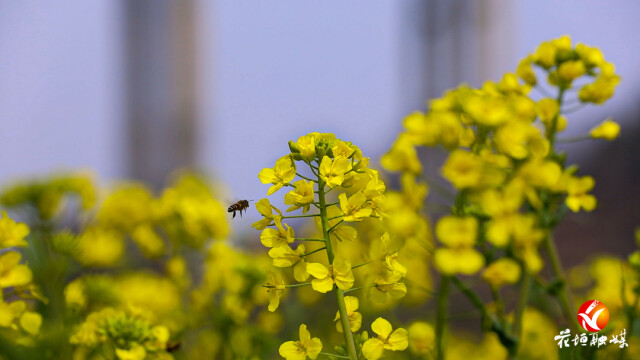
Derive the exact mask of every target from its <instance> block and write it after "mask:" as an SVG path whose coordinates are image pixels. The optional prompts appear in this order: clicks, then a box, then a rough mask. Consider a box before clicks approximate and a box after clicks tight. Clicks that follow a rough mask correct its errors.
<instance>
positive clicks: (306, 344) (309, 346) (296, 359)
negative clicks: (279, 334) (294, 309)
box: [278, 324, 322, 360]
mask: <svg viewBox="0 0 640 360" xmlns="http://www.w3.org/2000/svg"><path fill="white" fill-rule="evenodd" d="M299 332H300V341H287V342H285V343H284V344H282V345H280V349H278V352H279V353H280V356H282V357H284V358H285V359H286V360H305V359H306V358H307V357H309V358H310V359H315V358H317V357H318V354H320V351H322V341H320V339H318V338H317V337H314V338H312V337H311V334H310V333H309V330H307V325H305V324H302V325H300V330H299Z"/></svg>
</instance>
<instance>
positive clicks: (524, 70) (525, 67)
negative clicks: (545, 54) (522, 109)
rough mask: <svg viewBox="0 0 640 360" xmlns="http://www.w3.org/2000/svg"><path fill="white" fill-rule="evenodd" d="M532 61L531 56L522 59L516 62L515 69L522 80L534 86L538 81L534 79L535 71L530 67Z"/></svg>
mask: <svg viewBox="0 0 640 360" xmlns="http://www.w3.org/2000/svg"><path fill="white" fill-rule="evenodd" d="M532 62H533V59H532V57H531V56H529V57H526V58H524V59H522V60H521V61H520V63H519V64H518V67H517V69H516V74H517V75H518V77H520V78H521V79H522V80H524V82H526V83H527V84H529V85H531V86H535V85H536V84H537V83H538V81H537V79H536V74H535V72H533V69H532V68H531V63H532Z"/></svg>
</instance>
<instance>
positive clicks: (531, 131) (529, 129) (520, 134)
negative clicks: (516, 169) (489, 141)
mask: <svg viewBox="0 0 640 360" xmlns="http://www.w3.org/2000/svg"><path fill="white" fill-rule="evenodd" d="M494 142H495V144H496V145H497V148H498V149H499V150H500V151H501V152H502V153H504V154H506V155H509V156H511V157H512V158H515V159H524V158H526V157H528V156H529V155H532V156H535V157H539V158H540V157H544V156H546V155H547V153H548V152H549V142H548V141H547V140H546V139H545V138H544V137H543V136H542V134H541V133H540V131H539V130H538V129H536V128H535V127H534V126H532V125H531V124H530V123H528V122H524V121H511V122H509V123H507V124H505V125H504V126H501V127H500V128H499V129H498V131H496V134H495V137H494Z"/></svg>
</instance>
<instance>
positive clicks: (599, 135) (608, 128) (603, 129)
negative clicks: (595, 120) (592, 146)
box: [589, 119, 620, 140]
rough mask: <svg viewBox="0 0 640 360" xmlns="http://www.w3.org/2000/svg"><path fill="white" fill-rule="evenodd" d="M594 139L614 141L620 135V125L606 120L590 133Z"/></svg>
mask: <svg viewBox="0 0 640 360" xmlns="http://www.w3.org/2000/svg"><path fill="white" fill-rule="evenodd" d="M589 135H591V137H592V138H594V139H605V140H614V139H615V138H617V137H618V135H620V125H618V123H616V122H615V121H612V120H609V119H607V120H605V121H603V122H602V123H601V124H600V125H598V126H596V127H594V128H593V129H591V131H590V132H589Z"/></svg>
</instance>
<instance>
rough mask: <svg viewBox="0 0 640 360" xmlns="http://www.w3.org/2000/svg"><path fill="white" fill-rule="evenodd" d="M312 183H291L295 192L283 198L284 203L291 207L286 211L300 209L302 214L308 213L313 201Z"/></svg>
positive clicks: (302, 181) (303, 181) (301, 181)
mask: <svg viewBox="0 0 640 360" xmlns="http://www.w3.org/2000/svg"><path fill="white" fill-rule="evenodd" d="M314 184H315V183H314V182H313V181H306V180H298V181H296V182H294V183H293V186H294V188H295V190H292V191H290V192H289V193H288V194H286V195H285V196H284V203H285V204H286V205H292V206H291V207H289V208H288V209H287V211H294V210H297V209H300V208H302V212H303V213H306V212H307V211H309V207H310V206H311V203H312V202H313V200H314V195H315V193H314V188H313V186H314Z"/></svg>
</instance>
